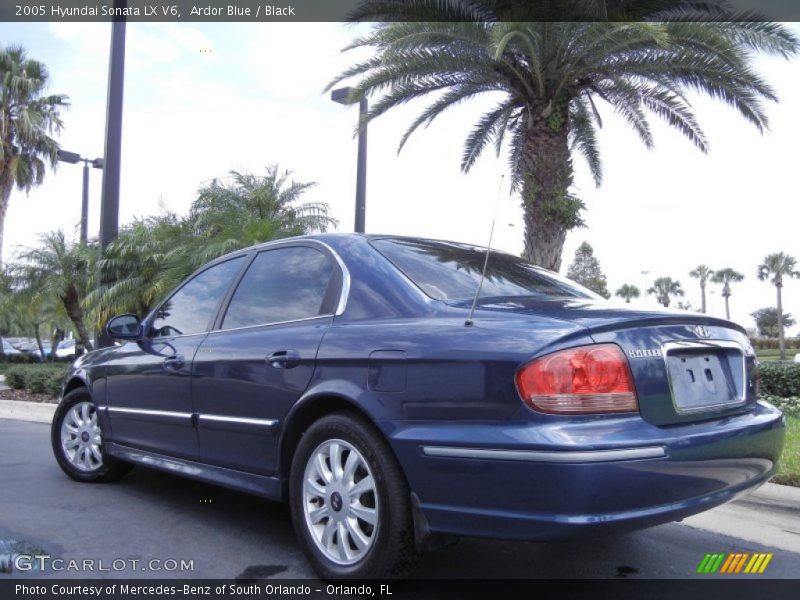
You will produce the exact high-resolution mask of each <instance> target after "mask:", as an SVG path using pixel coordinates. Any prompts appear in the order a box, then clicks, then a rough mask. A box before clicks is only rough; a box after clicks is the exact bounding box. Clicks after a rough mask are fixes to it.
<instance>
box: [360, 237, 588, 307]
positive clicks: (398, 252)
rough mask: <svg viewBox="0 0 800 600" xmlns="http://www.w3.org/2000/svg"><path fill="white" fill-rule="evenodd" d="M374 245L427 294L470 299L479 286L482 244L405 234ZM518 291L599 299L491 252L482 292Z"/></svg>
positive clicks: (504, 295) (530, 294)
mask: <svg viewBox="0 0 800 600" xmlns="http://www.w3.org/2000/svg"><path fill="white" fill-rule="evenodd" d="M372 245H373V246H374V247H375V248H376V249H377V250H378V251H379V252H380V253H381V254H383V255H384V256H385V257H386V258H388V259H389V260H390V261H391V262H392V263H393V264H394V265H395V266H396V267H397V268H398V269H400V271H402V272H403V273H404V274H405V276H406V277H408V278H409V279H410V280H411V281H413V282H414V283H415V284H416V285H417V286H419V287H420V288H421V289H422V291H424V292H425V293H426V294H427V295H428V296H430V297H431V298H435V299H436V300H443V301H445V302H459V301H464V300H472V298H473V297H474V296H475V292H476V291H477V290H478V283H479V282H480V278H481V272H482V271H483V263H484V260H485V257H486V249H485V248H477V247H475V246H467V245H465V244H456V243H453V242H440V241H434V240H411V239H403V238H381V239H376V240H373V241H372ZM520 296H527V297H536V298H544V299H546V298H564V297H567V298H593V299H594V298H599V296H597V295H596V294H594V293H592V292H590V291H589V290H587V289H585V288H583V287H581V286H579V285H578V284H577V283H573V282H572V281H569V280H567V279H563V278H561V277H560V276H559V275H557V274H556V273H553V272H551V271H547V270H545V269H541V268H539V267H535V266H534V265H532V264H530V263H528V262H525V261H524V260H523V259H521V258H518V257H516V256H512V255H510V254H504V253H502V252H491V253H490V255H489V265H488V267H487V269H486V279H485V280H484V282H483V286H482V287H481V295H480V297H481V298H483V299H486V298H508V297H520Z"/></svg>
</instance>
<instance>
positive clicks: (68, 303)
mask: <svg viewBox="0 0 800 600" xmlns="http://www.w3.org/2000/svg"><path fill="white" fill-rule="evenodd" d="M61 301H62V302H63V304H64V310H66V311H67V316H68V317H69V319H70V321H72V324H73V325H75V330H76V331H77V332H78V339H79V340H80V343H81V345H82V346H83V347H84V348H85V349H86V350H88V351H90V352H91V351H92V349H93V346H92V340H91V338H90V337H89V333H88V331H87V330H86V323H84V321H83V311H82V310H81V304H80V301H79V300H78V290H76V289H75V288H74V287H72V288H70V289H69V290H67V294H66V295H65V296H64V297H62V298H61Z"/></svg>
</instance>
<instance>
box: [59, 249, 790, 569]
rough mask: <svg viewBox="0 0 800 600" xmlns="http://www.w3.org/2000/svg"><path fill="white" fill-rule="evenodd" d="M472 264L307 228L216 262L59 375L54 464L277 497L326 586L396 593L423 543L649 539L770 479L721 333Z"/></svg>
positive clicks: (745, 369)
mask: <svg viewBox="0 0 800 600" xmlns="http://www.w3.org/2000/svg"><path fill="white" fill-rule="evenodd" d="M486 256H487V251H486V250H484V249H481V248H475V247H472V246H467V245H463V244H457V243H452V242H443V241H434V240H425V239H417V238H401V237H387V236H365V235H357V234H328V235H316V236H308V237H301V238H291V239H286V240H281V241H278V242H272V243H267V244H263V245H260V246H255V247H252V248H247V249H244V250H240V251H237V252H234V253H232V254H229V255H227V256H224V257H222V258H219V259H217V260H215V261H213V262H211V263H209V264H208V265H206V266H205V267H203V268H202V269H200V270H199V271H197V272H196V273H194V274H193V275H192V276H191V277H189V278H188V279H187V280H186V281H185V282H183V283H182V284H181V285H180V286H179V287H178V288H177V289H176V290H175V291H173V292H172V293H171V294H169V296H168V297H167V298H166V299H165V300H164V301H163V302H162V303H161V304H160V305H158V306H157V308H155V310H153V311H152V312H151V313H150V314H149V315H148V316H147V317H145V318H144V319H143V320H141V321H140V319H139V318H138V317H136V316H134V315H123V316H120V317H115V318H114V319H112V320H111V321H110V322H109V323H108V326H107V330H108V333H109V334H110V335H111V336H112V337H113V338H115V339H117V340H119V341H120V344H119V345H117V346H115V347H111V348H104V349H101V350H97V351H95V352H92V353H89V354H87V355H85V356H82V357H80V358H79V359H78V360H76V361H75V363H74V365H73V366H72V368H71V370H70V372H69V374H68V376H67V379H66V383H65V388H64V394H63V400H62V401H61V403H60V405H59V407H58V410H57V412H56V414H55V418H54V422H53V430H52V431H53V433H52V441H53V448H54V451H55V455H56V458H57V459H58V462H59V464H60V465H61V467H62V468H63V470H64V471H65V472H66V473H67V474H68V475H69V476H70V477H72V478H73V479H76V480H78V481H110V480H113V479H115V478H117V477H119V476H121V475H122V474H124V473H125V472H126V471H127V470H129V469H130V468H131V466H132V465H133V464H136V463H141V464H145V465H147V466H149V467H155V468H160V469H164V470H167V471H169V472H171V473H175V474H182V475H186V476H189V477H194V478H196V479H200V480H204V481H208V482H212V483H217V484H219V485H222V486H227V487H230V488H235V489H238V490H243V491H246V492H252V493H254V494H258V495H261V496H264V497H266V498H270V499H274V500H283V501H287V502H288V503H289V505H290V507H291V514H292V520H293V523H294V526H295V528H296V531H297V536H298V539H299V540H300V544H301V545H302V547H303V549H304V551H305V553H306V555H307V556H308V559H309V560H310V561H311V563H312V565H313V566H314V568H315V569H316V571H317V572H318V573H319V574H320V575H321V576H323V577H325V578H337V577H384V576H400V575H403V574H405V573H407V572H408V571H409V570H410V569H411V568H412V567H413V566H414V564H415V562H416V560H417V559H418V557H419V555H420V553H421V552H422V551H423V550H424V549H425V547H426V546H427V545H428V544H429V543H430V540H432V539H437V538H439V539H441V537H443V536H489V537H496V538H507V539H523V540H554V539H562V538H568V537H574V536H578V535H582V534H585V533H588V532H598V531H600V532H602V531H604V530H611V529H635V528H642V527H648V526H651V525H656V524H658V523H663V522H667V521H672V520H676V519H681V518H683V517H686V516H688V515H691V514H694V513H697V512H700V511H703V510H706V509H709V508H711V507H714V506H716V505H719V504H721V503H723V502H727V501H728V500H731V499H732V498H734V497H735V496H736V495H738V494H741V493H743V492H746V491H748V490H751V489H753V488H754V487H756V486H758V485H760V484H762V483H764V482H765V481H767V480H768V479H769V478H770V477H771V476H772V475H773V474H774V473H775V470H776V468H777V460H778V457H779V455H780V452H781V448H782V445H783V436H784V419H783V416H782V414H781V413H780V411H778V410H777V409H775V408H774V407H772V406H770V405H769V404H766V403H763V402H759V401H757V398H756V395H757V389H756V375H755V368H756V359H755V355H754V353H753V349H752V347H751V346H750V344H749V342H748V339H747V337H746V335H745V333H744V331H743V329H742V328H741V327H739V326H738V325H735V324H733V323H731V322H728V321H724V320H720V319H716V318H713V317H709V316H706V315H699V314H692V313H687V312H683V311H681V312H667V311H646V310H634V309H630V308H625V307H617V306H614V305H613V304H611V303H609V302H607V301H605V300H603V299H601V298H599V297H598V296H595V295H594V294H593V293H592V292H589V291H587V290H585V289H583V288H582V287H580V286H578V285H576V284H574V283H571V282H569V281H566V280H564V279H562V278H560V277H559V276H557V275H555V274H553V273H551V272H549V271H546V270H542V269H539V268H537V267H534V266H532V265H530V264H529V263H527V262H525V261H523V260H522V259H520V258H517V257H514V256H511V255H507V254H503V253H500V252H491V253H489V260H488V264H487V265H486V272H485V278H484V279H483V281H482V282H481V274H482V271H483V270H484V260H485V258H486ZM479 285H480V288H479ZM478 289H480V292H479V293H478ZM476 295H477V301H476V302H475V310H474V315H473V316H472V318H471V319H470V318H468V317H469V315H470V310H471V308H472V306H473V302H474V299H475V297H476Z"/></svg>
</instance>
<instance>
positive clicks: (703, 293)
mask: <svg viewBox="0 0 800 600" xmlns="http://www.w3.org/2000/svg"><path fill="white" fill-rule="evenodd" d="M700 304H701V305H702V309H701V311H700V312H702V313H703V314H706V284H705V283H702V282H701V283H700Z"/></svg>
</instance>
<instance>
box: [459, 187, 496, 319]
mask: <svg viewBox="0 0 800 600" xmlns="http://www.w3.org/2000/svg"><path fill="white" fill-rule="evenodd" d="M504 178H505V173H503V174H502V175H500V187H499V188H498V189H497V202H496V203H495V205H494V215H493V216H492V228H491V229H490V230H489V244H488V245H487V246H486V257H485V258H484V259H483V272H482V273H481V280H480V281H479V282H478V289H477V290H475V297H474V298H473V299H472V306H471V307H470V309H469V315H468V316H467V320H466V321H464V326H465V327H471V326H472V323H473V321H472V317H473V316H474V315H475V306H476V305H477V304H478V297H479V296H480V295H481V288H482V287H483V280H484V279H486V267H488V266H489V252H491V250H492V237H494V224H495V222H496V221H497V209H498V208H499V207H500V193H501V192H502V191H503V179H504Z"/></svg>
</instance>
